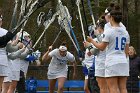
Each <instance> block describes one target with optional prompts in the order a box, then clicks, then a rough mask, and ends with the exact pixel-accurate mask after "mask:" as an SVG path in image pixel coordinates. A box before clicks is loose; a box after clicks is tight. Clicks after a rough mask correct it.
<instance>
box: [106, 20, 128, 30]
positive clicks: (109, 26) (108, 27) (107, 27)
mask: <svg viewBox="0 0 140 93" xmlns="http://www.w3.org/2000/svg"><path fill="white" fill-rule="evenodd" d="M119 25H120V27H122V28H123V29H125V30H126V27H125V26H124V25H123V23H122V22H120V24H119ZM111 27H112V26H111V24H110V22H108V23H106V24H105V27H104V30H107V29H110V28H111Z"/></svg>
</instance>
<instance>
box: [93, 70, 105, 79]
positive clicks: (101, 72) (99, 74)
mask: <svg viewBox="0 0 140 93" xmlns="http://www.w3.org/2000/svg"><path fill="white" fill-rule="evenodd" d="M95 76H96V77H105V69H95Z"/></svg>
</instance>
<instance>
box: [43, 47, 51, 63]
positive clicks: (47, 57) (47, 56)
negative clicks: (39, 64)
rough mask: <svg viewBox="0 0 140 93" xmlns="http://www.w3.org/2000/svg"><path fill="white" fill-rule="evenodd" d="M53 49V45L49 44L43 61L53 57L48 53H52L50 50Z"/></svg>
mask: <svg viewBox="0 0 140 93" xmlns="http://www.w3.org/2000/svg"><path fill="white" fill-rule="evenodd" d="M51 50H52V46H49V48H48V50H47V52H46V53H45V54H44V55H43V56H42V61H46V60H48V59H50V58H51V57H50V56H49V55H48V54H49V53H50V51H51Z"/></svg>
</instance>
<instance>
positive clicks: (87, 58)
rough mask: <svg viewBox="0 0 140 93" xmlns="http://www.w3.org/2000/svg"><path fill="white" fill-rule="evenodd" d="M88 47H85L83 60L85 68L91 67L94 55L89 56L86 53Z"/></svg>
mask: <svg viewBox="0 0 140 93" xmlns="http://www.w3.org/2000/svg"><path fill="white" fill-rule="evenodd" d="M88 52H89V49H86V52H85V59H84V60H83V62H82V63H83V65H85V66H86V67H87V68H89V67H91V66H92V65H93V62H94V55H91V56H89V55H88Z"/></svg>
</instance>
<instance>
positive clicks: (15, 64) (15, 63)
mask: <svg viewBox="0 0 140 93" xmlns="http://www.w3.org/2000/svg"><path fill="white" fill-rule="evenodd" d="M20 65H21V64H20V59H19V58H17V59H15V60H12V80H14V81H19V79H20Z"/></svg>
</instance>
